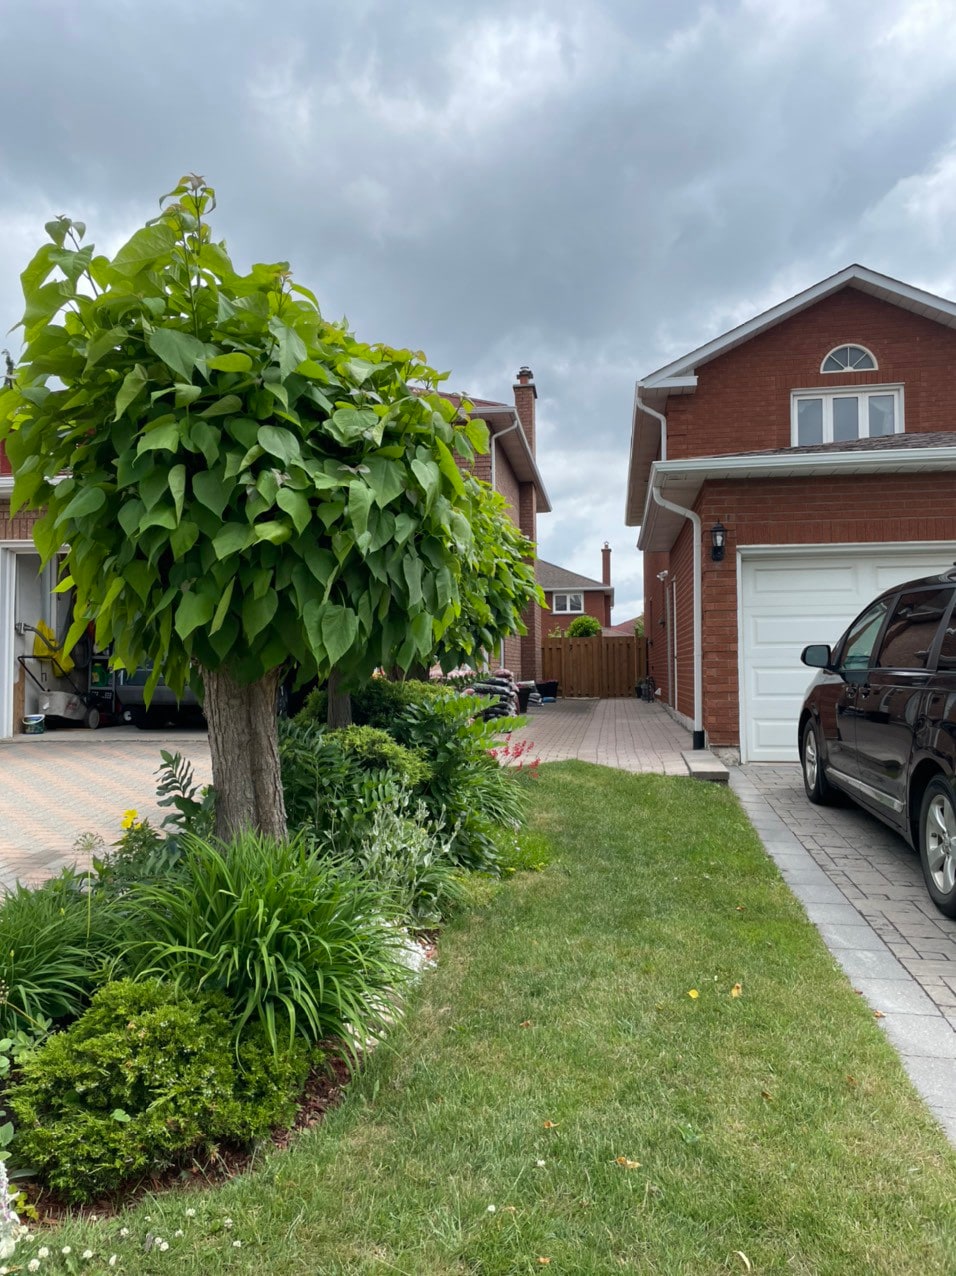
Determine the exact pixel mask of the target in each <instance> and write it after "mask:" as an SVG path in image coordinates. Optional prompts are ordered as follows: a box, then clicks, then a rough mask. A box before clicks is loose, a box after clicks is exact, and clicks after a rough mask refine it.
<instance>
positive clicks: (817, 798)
mask: <svg viewBox="0 0 956 1276" xmlns="http://www.w3.org/2000/svg"><path fill="white" fill-rule="evenodd" d="M800 766H801V768H802V770H803V787H804V788H805V789H806V791H807V797H808V798H809V799H810V801H811V802H813V803H814V805H815V806H830V805H831V804H832V803H833V802H835V801H836V792H835V791H834V788H833V785H832V784H831V783H830V781H829V780H828V779H827V776H826V771H825V770H824V767H823V753H822V750H821V748H820V733H819V731H818V730H817V726H816V723H815V722H813V720H812V719H811V720H809V721H808V722H807V724H806V726H805V727H804V728H803V735H802V737H801V739H800Z"/></svg>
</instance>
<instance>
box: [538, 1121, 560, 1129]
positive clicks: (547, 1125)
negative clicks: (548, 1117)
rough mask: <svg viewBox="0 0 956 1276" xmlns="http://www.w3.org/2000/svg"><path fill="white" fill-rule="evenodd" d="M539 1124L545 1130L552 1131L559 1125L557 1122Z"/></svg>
mask: <svg viewBox="0 0 956 1276" xmlns="http://www.w3.org/2000/svg"><path fill="white" fill-rule="evenodd" d="M541 1124H542V1126H543V1127H544V1128H545V1129H546V1130H553V1129H554V1128H555V1127H556V1126H557V1125H558V1124H559V1122H557V1121H542V1122H541Z"/></svg>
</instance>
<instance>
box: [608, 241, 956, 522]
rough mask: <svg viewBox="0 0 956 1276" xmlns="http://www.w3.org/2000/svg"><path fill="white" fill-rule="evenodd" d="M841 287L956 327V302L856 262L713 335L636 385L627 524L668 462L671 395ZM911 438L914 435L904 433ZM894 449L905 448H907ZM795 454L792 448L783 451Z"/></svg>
mask: <svg viewBox="0 0 956 1276" xmlns="http://www.w3.org/2000/svg"><path fill="white" fill-rule="evenodd" d="M841 288H856V289H858V290H859V291H860V292H865V293H868V294H869V295H870V296H872V297H876V298H878V299H879V300H881V301H886V302H889V303H890V304H891V305H895V306H899V307H901V309H903V310H909V311H912V312H913V313H914V314H918V315H921V316H922V317H923V318H925V319H929V320H932V321H934V322H935V323H940V324H943V325H944V326H946V327H948V328H956V302H953V301H948V300H946V298H944V297H937V296H936V295H935V294H934V293H931V292H925V291H924V290H923V289H922V288H914V287H913V286H912V285H911V284H904V283H902V282H901V281H900V280H899V279H893V278H892V277H891V276H889V275H881V274H880V273H879V271H876V270H870V269H869V268H868V267H866V266H860V265H857V264H854V265H852V266H846V267H845V268H844V269H843V270H839V271H837V273H836V274H835V275H829V276H828V277H827V278H826V279H821V280H820V282H819V283H817V284H814V285H813V286H812V287H811V288H805V289H804V290H803V292H798V293H796V294H795V295H794V296H793V297H788V298H787V300H786V301H782V302H780V303H779V305H776V306H771V308H770V309H769V310H764V311H762V312H761V313H760V314H759V315H755V316H754V318H753V319H748V320H747V322H746V323H742V324H738V326H737V327H736V328H731V329H730V331H729V332H725V333H723V334H721V336H719V337H715V338H714V339H713V341H708V342H707V343H706V344H705V345H702V346H698V347H697V349H696V350H691V351H690V352H689V353H688V354H685V355H682V356H681V357H680V358H679V359H674V360H673V361H672V362H671V363H668V364H665V365H664V367H662V368H658V369H657V370H656V371H655V372H650V373H648V374H647V376H645V377H644V378H643V379H642V380H641V381H638V382H637V383H636V385H635V387H634V409H633V413H632V418H631V454H630V459H629V462H628V474H627V497H626V508H625V522H626V523H627V524H628V526H631V527H634V526H638V525H639V524H640V522H641V519H642V518H643V516H644V509H645V505H646V502H647V499H648V495H649V490H648V488H649V483H650V477H651V468H652V466H653V465H654V464H655V462H657V460H658V456H660V459H661V460H662V461H665V462H666V461H667V440H666V436H664V434H663V431H662V428H661V421H660V419H659V417H658V416H657V413H659V412H663V411H664V409H665V408H666V405H667V400H668V398H669V396H670V395H678V394H693V392H694V391H695V390H696V388H697V370H698V369H699V368H701V367H703V366H704V365H705V364H707V363H710V362H711V360H713V359H716V358H718V357H719V356H720V355H723V354H726V353H727V352H728V351H730V350H733V349H735V348H736V347H737V346H740V345H743V344H744V342H746V341H749V340H750V339H751V338H752V337H756V336H758V335H759V334H760V333H762V332H766V331H767V330H768V329H770V328H774V327H776V326H777V324H780V323H783V322H784V321H785V320H787V319H790V318H792V317H793V316H794V315H797V314H799V313H800V312H801V311H803V310H807V309H809V307H810V306H813V305H815V304H816V303H817V302H818V301H822V300H823V299H824V298H825V297H829V296H832V295H833V293H836V292H839V291H840V289H841ZM903 437H904V438H905V439H907V440H912V439H913V437H914V436H913V435H910V434H908V435H904V436H903ZM892 446H899V447H905V446H906V445H905V444H898V445H892ZM784 450H785V451H793V450H794V449H784Z"/></svg>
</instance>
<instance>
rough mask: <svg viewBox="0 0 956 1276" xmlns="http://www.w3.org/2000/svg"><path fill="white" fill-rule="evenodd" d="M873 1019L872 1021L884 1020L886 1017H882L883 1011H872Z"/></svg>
mask: <svg viewBox="0 0 956 1276" xmlns="http://www.w3.org/2000/svg"><path fill="white" fill-rule="evenodd" d="M873 1018H874V1019H885V1018H886V1015H884V1013H883V1011H882V1010H874V1011H873Z"/></svg>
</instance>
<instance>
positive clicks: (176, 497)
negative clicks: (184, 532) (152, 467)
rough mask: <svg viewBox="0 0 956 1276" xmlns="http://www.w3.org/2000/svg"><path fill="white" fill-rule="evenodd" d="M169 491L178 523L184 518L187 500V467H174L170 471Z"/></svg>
mask: <svg viewBox="0 0 956 1276" xmlns="http://www.w3.org/2000/svg"><path fill="white" fill-rule="evenodd" d="M169 490H170V492H171V493H172V497H173V506H174V507H175V510H176V521H177V523H178V522H179V520H180V519H181V518H182V516H183V501H184V500H185V498H186V467H185V465H174V466H173V468H172V469H171V470H170V471H169Z"/></svg>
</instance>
